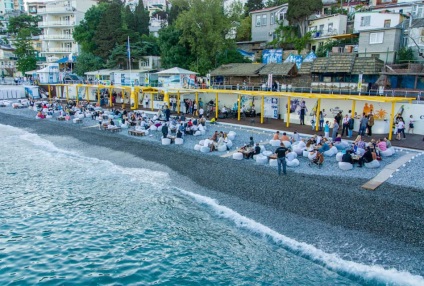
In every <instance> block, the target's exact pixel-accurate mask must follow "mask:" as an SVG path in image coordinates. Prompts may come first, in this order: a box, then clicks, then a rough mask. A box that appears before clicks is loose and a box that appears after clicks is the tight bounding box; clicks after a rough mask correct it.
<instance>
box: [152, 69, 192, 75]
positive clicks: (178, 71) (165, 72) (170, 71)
mask: <svg viewBox="0 0 424 286" xmlns="http://www.w3.org/2000/svg"><path fill="white" fill-rule="evenodd" d="M157 74H158V75H159V76H161V75H172V74H197V73H196V72H192V71H189V70H185V69H182V68H179V67H175V68H172V69H167V70H163V71H160V72H158V73H157Z"/></svg>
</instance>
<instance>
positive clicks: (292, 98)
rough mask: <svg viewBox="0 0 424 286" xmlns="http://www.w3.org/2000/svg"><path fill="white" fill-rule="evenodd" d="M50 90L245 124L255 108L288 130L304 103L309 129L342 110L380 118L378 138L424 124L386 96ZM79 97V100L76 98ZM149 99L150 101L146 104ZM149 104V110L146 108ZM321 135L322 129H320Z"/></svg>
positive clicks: (409, 103) (412, 108)
mask: <svg viewBox="0 0 424 286" xmlns="http://www.w3.org/2000/svg"><path fill="white" fill-rule="evenodd" d="M51 86H52V88H50V87H49V88H48V90H49V99H50V100H51V99H52V95H51V93H50V91H51V90H53V89H56V90H55V94H56V95H57V98H62V99H65V98H66V100H76V101H77V102H78V101H79V100H82V99H84V100H87V101H91V102H93V101H94V102H97V104H98V105H100V101H101V95H102V94H104V93H105V91H107V92H106V94H108V96H109V100H108V106H110V107H112V106H113V103H112V94H113V93H115V94H118V95H119V100H117V101H116V103H122V108H126V107H130V108H131V109H133V110H138V109H139V108H140V107H141V106H143V107H144V108H147V109H151V110H152V111H153V110H158V109H162V108H163V107H164V106H165V105H166V106H170V105H169V104H170V98H172V97H173V98H175V99H176V104H177V106H176V112H178V113H180V111H182V110H183V109H184V105H183V104H182V103H183V100H184V99H191V100H194V101H196V102H199V99H200V98H201V99H202V101H203V102H209V101H213V102H214V103H215V105H216V106H215V107H214V108H213V110H212V115H211V116H213V115H214V117H216V118H218V117H219V111H220V109H221V108H222V107H224V106H226V107H227V108H229V109H231V110H232V111H233V112H234V113H235V114H236V118H237V119H238V120H241V116H242V108H250V109H254V110H255V111H256V114H257V115H258V116H259V118H260V123H264V122H265V121H266V120H268V119H280V120H282V123H283V124H285V125H286V126H287V127H289V126H290V124H291V123H295V124H296V123H299V122H300V118H299V114H298V108H299V104H300V103H301V102H302V101H304V104H305V105H306V107H307V113H306V116H305V123H306V124H309V125H310V122H311V119H312V118H313V117H314V115H315V116H316V118H319V112H320V111H322V110H325V114H326V117H325V121H327V120H328V121H329V122H330V123H332V122H333V121H334V115H335V114H337V113H338V112H339V111H342V113H343V114H347V113H348V111H350V113H351V114H352V115H356V118H360V116H361V115H362V113H364V112H365V113H366V114H368V113H370V112H372V113H373V114H374V117H375V126H374V128H373V132H374V133H375V134H388V136H389V139H391V137H392V133H393V132H391V130H392V128H393V126H394V119H395V117H396V116H397V115H398V114H401V115H402V116H403V117H404V119H405V120H407V118H409V116H410V115H413V116H414V118H415V119H416V121H417V122H418V123H419V122H421V121H422V122H423V123H424V116H423V115H424V105H422V104H417V103H414V101H415V98H408V97H385V96H360V95H339V94H316V93H294V92H273V91H248V90H218V89H216V90H214V89H183V88H181V89H176V88H174V89H173V88H167V89H164V88H157V87H141V86H138V87H133V88H131V87H129V86H115V85H113V86H112V85H89V84H77V85H72V84H54V85H51ZM77 94H78V96H77ZM146 99H147V100H146ZM145 102H148V106H146V105H145ZM355 123H356V125H355V130H358V129H359V120H355ZM423 125H424V124H416V128H415V130H414V131H415V133H416V134H424V126H423ZM315 128H316V130H317V131H318V128H319V126H318V124H315Z"/></svg>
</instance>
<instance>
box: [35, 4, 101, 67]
mask: <svg viewBox="0 0 424 286" xmlns="http://www.w3.org/2000/svg"><path fill="white" fill-rule="evenodd" d="M43 3H44V4H43ZM96 4H97V1H95V0H57V1H49V0H45V1H44V2H43V1H38V2H37V3H36V5H35V4H34V3H31V4H28V10H29V12H30V13H31V10H35V13H36V14H37V15H39V16H41V17H42V21H41V22H39V23H38V27H39V28H41V29H42V34H41V35H40V41H41V56H45V57H46V59H47V62H54V61H57V60H58V59H61V58H63V57H67V56H68V55H69V54H71V53H72V54H74V55H77V54H78V53H79V47H78V44H77V43H76V42H75V41H74V39H73V36H72V34H73V32H74V27H75V26H76V25H78V24H79V22H80V21H81V20H83V19H84V15H85V12H86V11H87V10H88V9H89V8H90V7H92V6H93V5H96Z"/></svg>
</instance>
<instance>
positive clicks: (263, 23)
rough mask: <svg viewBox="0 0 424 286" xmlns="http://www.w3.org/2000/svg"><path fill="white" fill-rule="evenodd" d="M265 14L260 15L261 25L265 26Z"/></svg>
mask: <svg viewBox="0 0 424 286" xmlns="http://www.w3.org/2000/svg"><path fill="white" fill-rule="evenodd" d="M266 18H267V17H266V15H262V26H266Z"/></svg>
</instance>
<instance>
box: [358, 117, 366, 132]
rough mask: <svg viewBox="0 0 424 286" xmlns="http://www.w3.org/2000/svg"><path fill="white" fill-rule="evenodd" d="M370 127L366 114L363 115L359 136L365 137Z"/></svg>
mask: <svg viewBox="0 0 424 286" xmlns="http://www.w3.org/2000/svg"><path fill="white" fill-rule="evenodd" d="M367 126H368V118H367V116H366V115H365V113H363V114H362V118H361V120H360V121H359V131H358V135H361V136H364V135H365V130H366V129H367Z"/></svg>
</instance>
